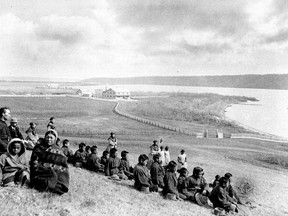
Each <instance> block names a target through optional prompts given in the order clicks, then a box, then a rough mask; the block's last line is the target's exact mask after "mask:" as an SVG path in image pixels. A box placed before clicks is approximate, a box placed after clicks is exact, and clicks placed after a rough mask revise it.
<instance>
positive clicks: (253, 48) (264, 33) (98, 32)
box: [0, 0, 288, 80]
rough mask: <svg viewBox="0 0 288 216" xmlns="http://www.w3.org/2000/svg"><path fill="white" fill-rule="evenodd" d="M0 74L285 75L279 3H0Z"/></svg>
mask: <svg viewBox="0 0 288 216" xmlns="http://www.w3.org/2000/svg"><path fill="white" fill-rule="evenodd" d="M0 26H1V28H0V77H7V76H8V77H9V76H21V77H50V78H53V79H56V80H57V79H58V78H59V79H77V80H81V79H86V78H91V77H134V76H200V75H202V76H204V75H238V74H273V73H275V74H283V73H288V70H287V68H288V61H287V59H288V1H287V0H253V1H251V0H237V1H231V0H201V1H199V0H141V1H140V0H121V1H115V0H97V1H95V0H85V1H79V0H49V1H48V0H17V1H16V0H0Z"/></svg>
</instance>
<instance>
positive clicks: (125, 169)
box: [120, 150, 134, 180]
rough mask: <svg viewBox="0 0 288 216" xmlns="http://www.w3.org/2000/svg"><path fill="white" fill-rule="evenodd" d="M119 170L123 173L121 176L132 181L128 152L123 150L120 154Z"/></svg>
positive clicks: (131, 168)
mask: <svg viewBox="0 0 288 216" xmlns="http://www.w3.org/2000/svg"><path fill="white" fill-rule="evenodd" d="M120 170H121V172H122V173H123V176H124V175H125V176H127V178H128V179H129V180H131V179H134V175H133V167H132V166H130V162H129V152H128V151H125V150H124V151H122V152H121V160H120Z"/></svg>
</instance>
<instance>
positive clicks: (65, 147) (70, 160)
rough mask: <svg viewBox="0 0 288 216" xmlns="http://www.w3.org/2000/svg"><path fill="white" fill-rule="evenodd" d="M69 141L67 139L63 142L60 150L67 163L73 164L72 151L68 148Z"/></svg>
mask: <svg viewBox="0 0 288 216" xmlns="http://www.w3.org/2000/svg"><path fill="white" fill-rule="evenodd" d="M69 146H70V141H69V140H68V139H65V140H63V145H62V147H61V150H62V151H63V153H64V155H65V156H66V157H67V162H68V163H73V151H72V150H71V149H70V148H69Z"/></svg>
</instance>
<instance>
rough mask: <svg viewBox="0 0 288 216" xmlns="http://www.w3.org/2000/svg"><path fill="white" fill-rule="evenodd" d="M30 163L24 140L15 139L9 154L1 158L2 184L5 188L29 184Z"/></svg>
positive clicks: (9, 144) (10, 144)
mask: <svg viewBox="0 0 288 216" xmlns="http://www.w3.org/2000/svg"><path fill="white" fill-rule="evenodd" d="M29 180H30V173H29V163H28V160H27V159H26V148H25V145H24V143H23V140H21V139H19V138H14V139H12V140H10V142H9V143H8V146H7V152H6V153H4V154H2V155H1V156H0V184H1V185H3V186H24V185H27V184H28V183H29Z"/></svg>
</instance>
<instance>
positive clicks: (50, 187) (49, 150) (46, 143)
mask: <svg viewBox="0 0 288 216" xmlns="http://www.w3.org/2000/svg"><path fill="white" fill-rule="evenodd" d="M57 137H58V134H57V132H56V131H55V130H52V129H50V130H48V131H47V132H46V134H45V138H44V140H43V141H42V142H41V143H39V144H38V145H36V146H35V147H34V149H33V152H32V155H31V160H30V171H31V186H32V187H34V188H35V189H37V190H39V191H50V192H53V193H57V194H60V195H61V194H63V193H67V192H68V188H69V170H68V164H67V157H66V156H65V155H64V154H63V152H62V150H61V149H60V147H59V146H57V145H56V140H57Z"/></svg>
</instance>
